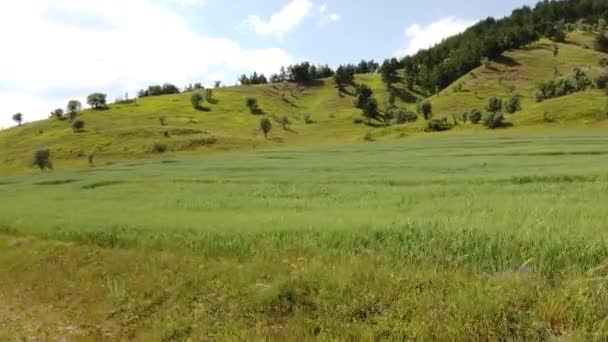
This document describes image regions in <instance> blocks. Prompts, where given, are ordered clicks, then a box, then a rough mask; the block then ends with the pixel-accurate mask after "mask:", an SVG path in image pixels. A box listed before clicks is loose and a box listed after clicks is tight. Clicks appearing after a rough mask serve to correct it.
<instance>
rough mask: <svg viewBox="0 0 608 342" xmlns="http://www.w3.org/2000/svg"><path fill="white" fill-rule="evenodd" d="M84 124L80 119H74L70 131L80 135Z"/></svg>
mask: <svg viewBox="0 0 608 342" xmlns="http://www.w3.org/2000/svg"><path fill="white" fill-rule="evenodd" d="M84 126H85V122H84V120H82V119H76V120H74V121H73V122H72V129H73V130H74V132H76V133H80V132H82V131H83V130H84Z"/></svg>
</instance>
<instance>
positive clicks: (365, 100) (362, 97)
mask: <svg viewBox="0 0 608 342" xmlns="http://www.w3.org/2000/svg"><path fill="white" fill-rule="evenodd" d="M355 106H356V107H357V108H359V109H361V111H363V116H365V117H366V118H367V123H368V124H370V125H371V123H372V120H373V119H377V118H378V116H379V115H380V113H379V112H378V101H376V98H375V97H374V91H373V90H372V89H371V88H370V87H368V86H367V85H365V84H363V85H360V86H359V87H357V99H356V100H355Z"/></svg>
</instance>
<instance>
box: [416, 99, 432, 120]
mask: <svg viewBox="0 0 608 342" xmlns="http://www.w3.org/2000/svg"><path fill="white" fill-rule="evenodd" d="M417 110H418V114H422V116H424V119H425V120H428V119H430V118H431V116H432V115H433V105H432V104H431V102H430V101H428V100H424V101H422V102H418V106H417Z"/></svg>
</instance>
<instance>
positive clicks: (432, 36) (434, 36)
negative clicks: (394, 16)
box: [397, 17, 475, 56]
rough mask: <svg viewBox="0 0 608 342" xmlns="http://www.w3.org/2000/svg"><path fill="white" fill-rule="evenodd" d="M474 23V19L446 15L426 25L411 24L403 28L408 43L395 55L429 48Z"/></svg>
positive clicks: (409, 53) (403, 54)
mask: <svg viewBox="0 0 608 342" xmlns="http://www.w3.org/2000/svg"><path fill="white" fill-rule="evenodd" d="M474 23H475V21H471V20H465V19H461V18H456V17H447V18H443V19H439V20H437V21H435V22H432V23H430V24H428V25H426V26H420V25H418V24H414V25H411V26H410V27H408V28H407V29H406V30H405V37H406V39H407V41H408V44H407V46H406V47H405V48H403V49H401V50H399V51H397V55H399V56H405V55H411V54H414V53H416V52H418V51H419V50H422V49H426V48H429V47H431V46H433V45H435V44H437V43H439V42H441V41H442V40H443V39H444V38H447V37H450V36H453V35H455V34H458V33H461V32H462V31H464V30H466V29H467V28H468V27H470V26H471V25H473V24H474Z"/></svg>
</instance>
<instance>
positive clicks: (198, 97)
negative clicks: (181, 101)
mask: <svg viewBox="0 0 608 342" xmlns="http://www.w3.org/2000/svg"><path fill="white" fill-rule="evenodd" d="M204 101H205V95H204V94H203V93H202V92H201V91H195V92H193V93H192V94H191V95H190V103H192V107H193V108H194V109H200V108H201V103H203V102H204Z"/></svg>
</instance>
